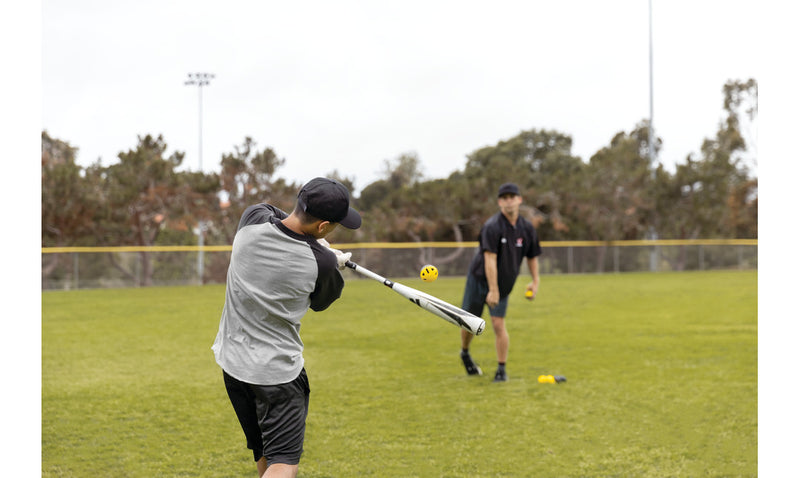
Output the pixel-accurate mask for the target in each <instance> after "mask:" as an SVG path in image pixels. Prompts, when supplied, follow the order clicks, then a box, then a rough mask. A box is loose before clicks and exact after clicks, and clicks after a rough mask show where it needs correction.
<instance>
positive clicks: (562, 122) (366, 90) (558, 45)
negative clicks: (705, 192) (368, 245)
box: [42, 0, 758, 190]
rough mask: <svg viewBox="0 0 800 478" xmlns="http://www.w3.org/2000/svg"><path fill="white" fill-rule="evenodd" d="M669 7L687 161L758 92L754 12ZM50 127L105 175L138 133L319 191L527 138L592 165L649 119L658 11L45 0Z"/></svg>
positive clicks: (659, 7)
mask: <svg viewBox="0 0 800 478" xmlns="http://www.w3.org/2000/svg"><path fill="white" fill-rule="evenodd" d="M754 3H755V2H752V1H742V0H724V1H723V0H710V1H688V0H687V1H684V0H677V1H675V0H671V1H666V0H653V39H654V48H653V52H654V70H653V71H654V124H655V127H656V133H657V134H658V136H659V137H661V138H662V139H663V141H664V148H663V151H662V154H661V157H660V159H661V161H662V162H664V163H665V164H667V165H673V164H674V163H676V162H684V160H685V158H686V156H687V155H688V154H690V153H693V152H697V151H698V150H699V147H700V145H701V143H702V141H703V139H704V138H707V137H713V135H714V134H715V132H716V129H717V125H718V122H719V120H720V118H721V115H722V91H721V90H722V86H723V85H724V83H725V82H726V81H728V80H729V79H741V80H746V79H748V78H751V77H752V78H756V79H758V78H757V77H758V72H757V65H756V60H757V56H758V49H757V41H756V39H757V37H756V36H754V35H751V34H742V32H747V31H748V29H752V27H753V16H754V13H755V11H754V7H753V5H754ZM42 19H43V23H42V93H43V94H42V128H43V129H45V130H47V132H48V133H49V134H50V135H51V136H53V137H55V138H58V139H62V140H65V141H68V142H69V143H71V144H72V145H73V146H76V147H78V148H80V151H79V157H78V160H79V162H80V163H81V164H83V165H88V164H90V163H92V162H94V161H95V160H97V159H98V158H101V159H102V162H103V164H111V163H113V162H116V161H117V154H118V153H119V152H120V151H127V150H128V149H132V148H135V146H136V144H137V136H138V135H145V134H153V135H158V134H162V135H163V136H164V139H165V141H166V142H167V144H168V153H171V152H173V151H176V150H177V151H183V152H185V153H186V158H185V165H186V167H188V168H191V169H196V168H197V167H198V165H199V157H198V150H199V144H198V143H199V140H198V138H199V136H200V134H199V121H198V120H199V111H198V110H199V94H198V93H199V92H198V87H196V86H186V85H184V82H185V80H186V79H187V74H188V73H194V72H207V73H213V74H214V75H215V78H214V79H213V80H212V81H211V84H210V85H209V86H206V87H204V88H203V91H202V98H203V150H202V156H203V158H202V163H203V169H204V170H206V171H218V170H219V161H220V158H221V155H222V154H223V153H231V152H233V151H234V148H235V146H237V145H240V144H242V142H243V140H244V138H245V136H250V137H252V138H253V139H254V140H255V141H256V143H257V145H258V147H259V149H262V148H264V147H267V146H269V147H272V148H273V149H274V150H275V151H276V153H277V154H278V155H279V156H280V157H282V158H285V159H286V165H285V166H284V167H283V168H281V169H280V170H278V176H281V177H285V178H288V179H290V180H295V181H298V182H303V181H305V180H307V179H310V178H311V177H313V176H316V175H323V174H326V173H329V172H331V171H332V170H334V169H336V170H338V171H339V173H340V174H343V175H345V176H348V177H352V178H355V179H356V188H357V190H360V189H361V188H363V187H364V186H366V185H367V184H369V183H370V182H372V181H374V180H375V179H378V178H379V177H380V175H381V173H382V171H383V165H384V161H385V160H392V159H395V158H397V157H398V156H399V155H401V154H403V153H406V152H416V153H417V154H418V156H419V158H420V160H421V163H422V166H423V173H424V174H425V176H426V177H427V178H438V177H446V176H447V175H449V174H450V173H451V172H453V171H455V170H459V169H463V167H464V165H465V161H466V155H468V154H469V153H471V152H473V151H475V150H476V149H479V148H481V147H484V146H488V145H494V144H496V143H497V142H498V141H501V140H505V139H509V138H511V137H513V136H516V135H517V134H518V133H519V132H520V131H523V130H529V129H533V128H536V129H540V128H546V129H555V130H558V131H560V132H562V133H566V134H568V135H571V136H572V138H573V144H574V148H573V154H575V155H577V156H580V157H581V158H583V159H584V160H586V161H588V159H589V157H591V155H592V154H594V153H595V152H596V151H597V150H599V149H600V148H602V147H603V146H606V145H608V144H609V142H610V140H611V138H612V137H613V135H614V134H615V133H617V132H619V131H631V130H632V129H633V128H634V127H635V126H636V124H637V123H638V122H639V121H641V120H643V119H646V118H648V117H649V114H650V110H649V66H648V65H649V59H648V58H649V56H648V55H649V46H648V32H649V29H648V1H647V0H610V1H597V0H579V1H566V2H558V1H535V0H526V1H494V2H474V1H463V0H462V1H447V2H446V1H435V0H426V1H403V2H368V1H353V0H347V1H342V0H339V1H335V2H331V1H304V2H284V1H281V2H277V1H263V0H261V1H257V0H238V1H237V0H233V1H228V2H218V1H206V0H191V1H189V0H186V1H184V0H177V1H161V0H159V1H153V0H145V1H137V2H122V1H108V0H102V1H100V0H98V1H93V0H71V1H68V2H64V1H60V0H44V1H43V4H42Z"/></svg>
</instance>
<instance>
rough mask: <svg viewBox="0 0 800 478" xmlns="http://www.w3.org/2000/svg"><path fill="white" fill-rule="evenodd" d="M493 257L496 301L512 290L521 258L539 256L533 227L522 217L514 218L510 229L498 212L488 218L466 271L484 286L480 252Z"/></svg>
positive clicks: (539, 249)
mask: <svg viewBox="0 0 800 478" xmlns="http://www.w3.org/2000/svg"><path fill="white" fill-rule="evenodd" d="M486 251H489V252H492V253H494V254H497V286H498V288H499V289H500V298H503V297H506V296H508V294H510V293H511V289H513V288H514V282H516V280H517V276H518V275H519V268H520V265H521V264H522V259H523V258H524V257H527V258H529V259H530V258H533V257H536V256H538V255H540V254H541V253H542V248H541V246H540V245H539V237H538V236H537V234H536V229H534V227H533V224H531V223H530V221H528V220H526V219H525V218H523V217H521V216H519V217H517V224H516V226H512V225H511V223H510V222H508V219H506V217H505V216H504V215H503V214H502V213H500V212H498V213H497V214H495V215H494V216H492V217H490V218H489V219H488V220H487V221H486V222H485V223H484V224H483V227H482V228H481V236H480V247H479V250H478V253H477V254H475V257H473V258H472V262H471V263H470V265H469V272H470V274H472V275H473V276H475V277H476V278H478V279H479V280H480V281H482V282H484V283H486V269H485V268H484V258H483V253H484V252H486Z"/></svg>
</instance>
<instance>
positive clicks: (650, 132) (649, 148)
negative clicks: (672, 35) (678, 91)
mask: <svg viewBox="0 0 800 478" xmlns="http://www.w3.org/2000/svg"><path fill="white" fill-rule="evenodd" d="M647 5H648V16H649V23H650V28H649V33H650V123H649V125H648V133H647V151H648V154H649V155H650V166H651V167H654V166H655V162H656V152H655V149H654V147H653V145H654V144H655V142H654V141H653V0H648V2H647ZM653 171H654V174H655V169H654V170H653Z"/></svg>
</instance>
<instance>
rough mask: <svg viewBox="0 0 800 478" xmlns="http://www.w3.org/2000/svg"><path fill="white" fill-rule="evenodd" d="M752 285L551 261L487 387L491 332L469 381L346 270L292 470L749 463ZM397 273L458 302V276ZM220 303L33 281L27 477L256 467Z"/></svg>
mask: <svg viewBox="0 0 800 478" xmlns="http://www.w3.org/2000/svg"><path fill="white" fill-rule="evenodd" d="M757 279H758V276H757V272H756V271H743V272H740V271H732V272H693V273H662V274H621V275H577V276H570V275H559V276H547V275H546V276H544V277H543V278H542V286H541V288H540V292H539V296H538V297H537V299H536V301H535V302H533V303H529V302H528V301H526V300H524V299H523V298H522V294H521V286H522V284H518V288H517V291H515V293H514V294H513V295H512V297H511V301H510V304H509V311H508V329H509V333H510V335H511V352H510V357H509V363H508V372H509V376H510V380H509V381H508V382H507V383H501V384H495V383H492V381H491V380H492V373H493V370H494V366H495V364H494V361H495V358H494V357H495V356H494V334H493V332H492V330H491V326H488V329H487V330H486V332H484V334H483V335H481V336H480V337H477V338H476V339H475V341H474V342H473V347H472V354H473V357H474V358H475V360H476V361H477V362H478V363H479V364H481V366H482V367H483V369H484V372H485V373H486V374H485V375H484V376H483V377H468V376H466V374H465V373H464V370H463V368H462V366H461V363H460V359H459V357H458V351H459V348H460V347H459V340H458V337H459V332H458V329H456V328H455V327H453V326H452V325H450V324H448V323H446V322H444V321H443V320H441V319H439V318H438V317H435V316H433V315H431V314H429V313H427V312H425V311H423V310H421V309H419V308H417V307H415V306H414V305H412V304H410V303H408V302H407V301H405V300H404V299H402V298H401V297H400V296H398V295H397V294H395V293H394V292H392V291H390V290H389V289H387V288H385V287H383V286H381V285H380V284H378V283H376V282H373V281H369V280H358V279H353V280H351V279H349V278H348V284H347V286H346V288H345V291H344V294H343V297H342V299H340V300H339V301H338V302H336V303H335V304H334V305H333V306H332V307H331V308H330V309H329V310H327V311H325V312H322V313H314V312H310V313H309V315H307V316H306V318H305V320H304V325H303V328H302V330H301V334H302V335H303V339H304V341H305V345H306V353H305V356H306V369H307V370H308V374H309V377H310V382H311V390H312V391H311V407H310V415H309V418H308V428H307V434H306V444H305V448H306V450H305V453H304V455H303V460H302V462H301V464H300V476H302V477H362V476H377V477H511V476H515V477H516V476H518V477H533V476H536V477H538V476H542V477H583V476H588V477H592V476H601V477H608V476H619V477H629V476H653V477H671V476H719V477H723V476H724V477H732V476H756V475H757V472H758V467H757V464H758V463H757V456H758V452H757V450H758V439H757V437H758V433H757V432H758V410H757V398H758V392H757V390H758V386H757V382H758V377H757V366H758V360H757V357H758V350H757V336H758V329H757V323H758V319H757V281H758V280H757ZM401 282H403V283H405V284H407V285H410V286H412V287H416V288H418V289H421V290H424V291H426V292H428V293H430V294H433V295H436V296H438V297H441V298H443V299H445V300H447V301H449V302H451V303H455V304H457V305H459V304H460V297H461V292H462V287H463V284H464V279H463V278H441V279H439V280H438V281H436V282H434V283H431V284H426V283H423V282H421V281H420V280H419V279H408V280H401ZM520 282H521V281H520ZM223 300H224V286H206V287H173V288H143V289H123V290H86V291H71V292H43V293H42V475H43V476H45V477H60V476H64V477H99V476H103V477H105V476H122V477H172V476H192V477H198V476H201V477H240V476H242V477H249V476H255V475H256V472H255V466H254V464H253V462H252V454H251V453H250V451H249V450H247V449H246V448H245V442H244V436H243V434H242V432H241V429H240V428H239V425H238V422H237V420H236V417H235V415H234V413H233V410H232V408H231V406H230V404H229V402H228V399H227V396H226V395H225V390H224V387H223V385H222V376H221V372H220V370H219V368H218V367H217V365H216V364H215V362H214V359H213V354H212V352H211V350H210V347H211V344H212V342H213V340H214V336H215V335H216V332H217V326H218V323H219V315H220V311H221V309H222V304H223ZM484 318H486V317H484ZM547 373H551V374H563V375H565V376H566V377H567V378H568V382H567V383H565V384H560V385H548V384H540V383H538V382H537V377H538V376H539V375H541V374H547Z"/></svg>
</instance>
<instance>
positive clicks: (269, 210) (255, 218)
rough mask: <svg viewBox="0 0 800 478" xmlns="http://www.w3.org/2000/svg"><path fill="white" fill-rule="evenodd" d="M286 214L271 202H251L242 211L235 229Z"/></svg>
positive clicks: (262, 222)
mask: <svg viewBox="0 0 800 478" xmlns="http://www.w3.org/2000/svg"><path fill="white" fill-rule="evenodd" d="M287 216H288V214H286V213H285V212H284V211H282V210H281V209H279V208H277V207H275V206H272V205H271V204H266V203H261V204H253V205H252V206H249V207H248V208H247V209H245V210H244V212H243V213H242V217H241V219H239V226H238V227H237V228H236V230H237V231H238V230H240V229H241V228H243V227H245V226H250V225H252V224H264V223H265V222H267V221H269V219H270V218H271V217H277V218H278V219H285V218H286V217H287Z"/></svg>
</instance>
